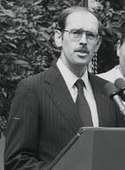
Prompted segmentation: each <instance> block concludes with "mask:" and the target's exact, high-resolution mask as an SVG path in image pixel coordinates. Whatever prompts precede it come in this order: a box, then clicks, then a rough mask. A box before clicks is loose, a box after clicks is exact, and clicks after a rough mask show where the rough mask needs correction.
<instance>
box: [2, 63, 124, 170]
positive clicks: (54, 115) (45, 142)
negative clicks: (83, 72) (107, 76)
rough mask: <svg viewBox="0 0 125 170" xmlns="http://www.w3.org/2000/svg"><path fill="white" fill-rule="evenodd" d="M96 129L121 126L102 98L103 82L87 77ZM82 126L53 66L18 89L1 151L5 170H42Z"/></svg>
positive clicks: (67, 92)
mask: <svg viewBox="0 0 125 170" xmlns="http://www.w3.org/2000/svg"><path fill="white" fill-rule="evenodd" d="M89 79H90V82H91V85H92V88H93V92H94V95H95V99H96V103H97V110H98V116H99V125H100V126H103V127H116V126H125V123H124V121H123V119H122V118H121V116H120V114H119V112H118V110H117V108H116V107H115V105H114V103H113V102H112V101H111V100H110V99H109V98H108V97H107V96H106V95H105V93H104V90H103V86H104V85H105V84H106V83H107V81H105V80H103V79H101V78H99V77H96V76H95V75H92V74H89ZM81 126H83V124H82V121H81V119H80V116H79V115H78V113H77V111H76V108H75V105H74V103H73V100H72V98H71V96H70V93H69V91H68V89H67V87H66V84H65V82H64V80H63V78H62V76H61V74H60V72H59V70H58V68H57V67H56V65H55V64H54V65H53V66H52V67H51V68H50V69H49V70H48V71H45V72H42V73H40V74H38V75H35V76H32V77H29V78H27V79H25V80H23V81H21V82H20V83H19V85H18V88H17V91H16V95H15V98H14V100H13V103H12V106H11V111H10V117H9V121H8V128H7V133H6V147H5V170H44V169H47V166H48V165H49V164H50V162H51V161H52V160H53V159H54V158H55V157H56V156H57V155H58V154H59V152H60V151H61V150H62V149H63V148H64V146H65V145H66V144H67V143H68V142H69V141H70V140H71V138H72V137H73V136H74V135H75V134H76V133H77V131H78V130H79V128H80V127H81Z"/></svg>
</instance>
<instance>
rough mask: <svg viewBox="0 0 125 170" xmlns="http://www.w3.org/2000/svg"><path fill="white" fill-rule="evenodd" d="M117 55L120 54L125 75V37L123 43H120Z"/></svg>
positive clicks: (121, 66) (120, 61)
mask: <svg viewBox="0 0 125 170" xmlns="http://www.w3.org/2000/svg"><path fill="white" fill-rule="evenodd" d="M117 55H118V56H119V63H120V69H121V71H122V74H123V75H124V76H125V39H124V41H123V43H122V44H120V43H119V44H118V46H117Z"/></svg>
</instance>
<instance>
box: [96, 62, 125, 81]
mask: <svg viewBox="0 0 125 170" xmlns="http://www.w3.org/2000/svg"><path fill="white" fill-rule="evenodd" d="M97 76H99V77H101V78H103V79H105V80H108V81H110V82H112V83H114V82H115V80H116V79H118V78H122V79H124V80H125V78H124V76H123V74H122V73H121V71H120V66H119V65H117V66H115V67H114V68H113V69H111V70H109V71H107V72H105V73H101V74H97Z"/></svg>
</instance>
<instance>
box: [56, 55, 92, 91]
mask: <svg viewBox="0 0 125 170" xmlns="http://www.w3.org/2000/svg"><path fill="white" fill-rule="evenodd" d="M57 67H58V68H59V70H60V72H61V74H62V76H63V78H64V80H65V82H66V84H67V86H68V89H69V90H71V88H73V86H74V84H75V82H76V81H77V80H78V79H79V77H77V76H76V75H75V74H74V73H73V72H72V71H71V70H70V69H69V68H68V67H66V65H65V64H64V63H63V62H62V60H61V59H60V58H59V59H58V61H57ZM81 79H82V80H83V81H84V83H85V86H86V89H87V87H88V84H89V81H88V71H87V70H86V71H85V73H84V74H83V76H82V77H81Z"/></svg>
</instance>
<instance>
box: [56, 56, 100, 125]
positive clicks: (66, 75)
mask: <svg viewBox="0 0 125 170" xmlns="http://www.w3.org/2000/svg"><path fill="white" fill-rule="evenodd" d="M57 67H58V68H59V70H60V72H61V75H62V77H63V79H64V81H65V83H66V85H67V87H68V90H69V92H70V94H71V96H72V99H73V101H74V103H75V102H76V98H77V94H78V90H77V87H76V86H75V85H74V84H75V83H76V81H77V80H78V79H79V77H77V76H76V75H75V74H74V73H73V72H71V70H70V69H69V68H67V66H66V65H64V64H63V62H62V60H61V59H60V58H59V59H58V61H57ZM80 78H81V79H82V80H83V81H84V83H85V86H86V87H85V88H84V89H83V90H84V95H85V97H86V100H87V102H88V104H89V107H90V110H91V116H92V121H93V126H94V127H98V126H99V119H98V113H97V106H96V101H95V98H94V95H93V90H92V87H91V84H90V82H89V79H88V71H87V70H86V72H85V73H84V75H83V76H82V77H80Z"/></svg>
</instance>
